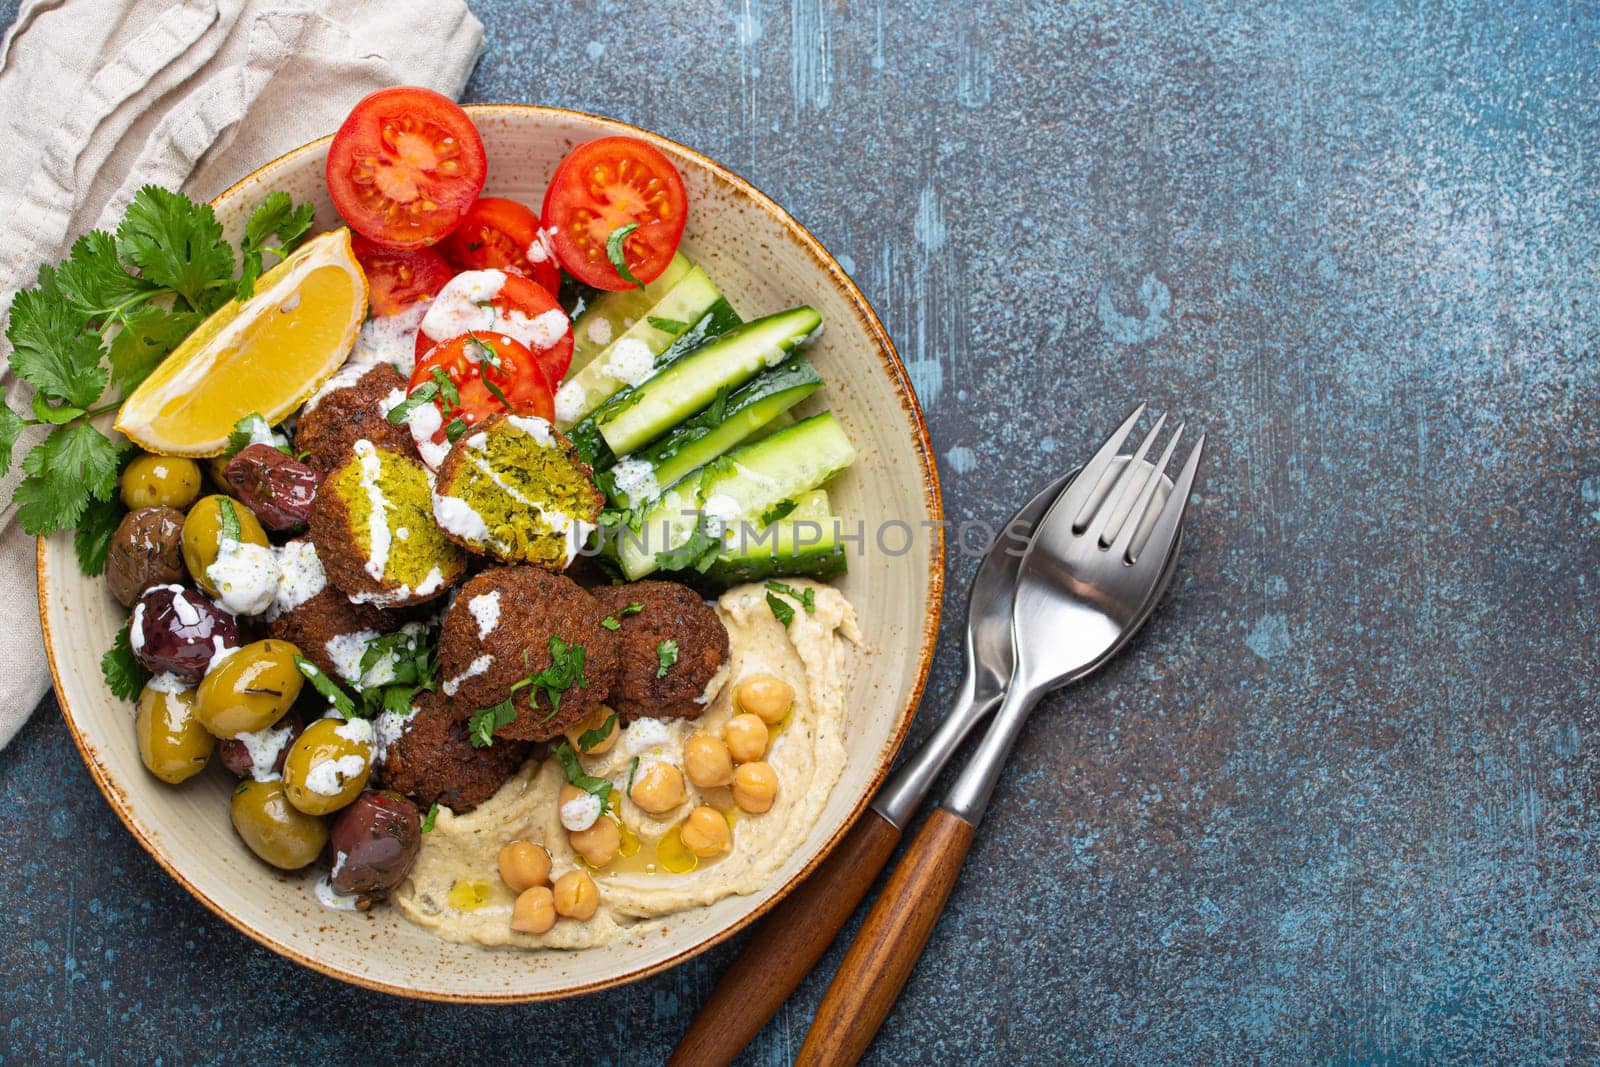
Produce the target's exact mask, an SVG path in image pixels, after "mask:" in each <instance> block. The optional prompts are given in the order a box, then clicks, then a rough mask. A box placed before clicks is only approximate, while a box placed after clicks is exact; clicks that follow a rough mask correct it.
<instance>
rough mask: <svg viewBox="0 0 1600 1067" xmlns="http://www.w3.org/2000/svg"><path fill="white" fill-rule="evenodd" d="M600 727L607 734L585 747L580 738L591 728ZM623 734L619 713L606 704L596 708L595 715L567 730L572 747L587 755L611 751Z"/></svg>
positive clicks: (598, 754) (597, 754) (598, 728)
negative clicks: (618, 720)
mask: <svg viewBox="0 0 1600 1067" xmlns="http://www.w3.org/2000/svg"><path fill="white" fill-rule="evenodd" d="M607 724H609V725H607ZM600 729H604V730H605V736H604V737H602V738H601V739H600V740H598V741H596V742H595V743H594V744H592V745H590V746H588V747H587V748H585V747H584V746H583V744H582V743H581V742H580V740H579V739H580V738H581V737H583V735H584V734H586V733H589V732H590V731H591V730H600ZM621 736H622V728H621V726H620V725H619V724H618V722H617V713H616V712H614V711H612V710H611V709H610V708H608V707H606V706H605V705H604V704H601V705H600V706H599V707H598V708H595V709H594V714H593V715H590V716H589V717H588V718H587V719H585V720H583V721H582V722H580V723H579V724H578V725H576V726H574V727H573V728H572V729H570V730H568V731H567V740H568V741H571V742H572V747H573V748H575V749H577V750H578V751H579V752H582V753H583V754H584V755H585V756H600V755H604V754H605V753H607V752H610V751H611V750H612V749H613V748H615V747H616V745H617V738H619V737H621Z"/></svg>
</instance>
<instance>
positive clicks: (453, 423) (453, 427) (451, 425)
mask: <svg viewBox="0 0 1600 1067" xmlns="http://www.w3.org/2000/svg"><path fill="white" fill-rule="evenodd" d="M466 432H467V423H466V421H465V420H464V419H461V418H460V417H457V418H454V419H451V420H450V421H449V422H447V423H446V424H445V427H444V436H445V439H446V440H448V441H449V442H450V443H451V444H455V443H456V442H457V441H459V440H461V435H462V434H464V433H466Z"/></svg>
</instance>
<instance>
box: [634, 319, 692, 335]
mask: <svg viewBox="0 0 1600 1067" xmlns="http://www.w3.org/2000/svg"><path fill="white" fill-rule="evenodd" d="M645 319H646V321H648V322H649V323H650V325H652V326H654V327H655V328H656V329H658V330H660V331H661V332H662V333H683V332H684V331H685V330H687V329H688V328H689V324H688V323H687V322H681V321H679V320H678V319H662V318H657V317H656V316H654V315H646V316H645Z"/></svg>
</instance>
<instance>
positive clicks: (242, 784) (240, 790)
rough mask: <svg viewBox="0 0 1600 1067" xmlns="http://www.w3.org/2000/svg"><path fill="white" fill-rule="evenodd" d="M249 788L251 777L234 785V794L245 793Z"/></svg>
mask: <svg viewBox="0 0 1600 1067" xmlns="http://www.w3.org/2000/svg"><path fill="white" fill-rule="evenodd" d="M249 788H250V779H248V778H246V779H245V780H244V781H242V782H240V783H239V784H238V785H236V786H234V787H233V795H234V796H238V795H239V794H240V793H243V792H244V791H245V790H246V789H249Z"/></svg>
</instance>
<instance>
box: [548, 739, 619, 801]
mask: <svg viewBox="0 0 1600 1067" xmlns="http://www.w3.org/2000/svg"><path fill="white" fill-rule="evenodd" d="M553 751H554V752H555V756H556V759H558V760H560V761H561V769H562V770H563V771H565V772H566V774H567V782H568V783H569V784H571V785H575V786H577V787H578V788H579V789H581V790H583V791H584V792H585V793H588V794H589V795H590V796H596V797H599V798H600V811H601V812H602V813H603V812H604V811H605V810H606V808H607V807H608V806H610V804H611V790H612V788H613V786H612V785H611V779H609V778H600V777H597V776H596V775H593V774H588V773H586V772H585V771H584V769H583V764H581V763H579V762H578V754H577V753H576V752H574V751H573V750H572V744H571V743H570V742H569V741H568V740H567V739H566V738H564V737H563V738H562V739H561V740H560V741H557V742H556V746H555V748H554V749H553Z"/></svg>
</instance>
